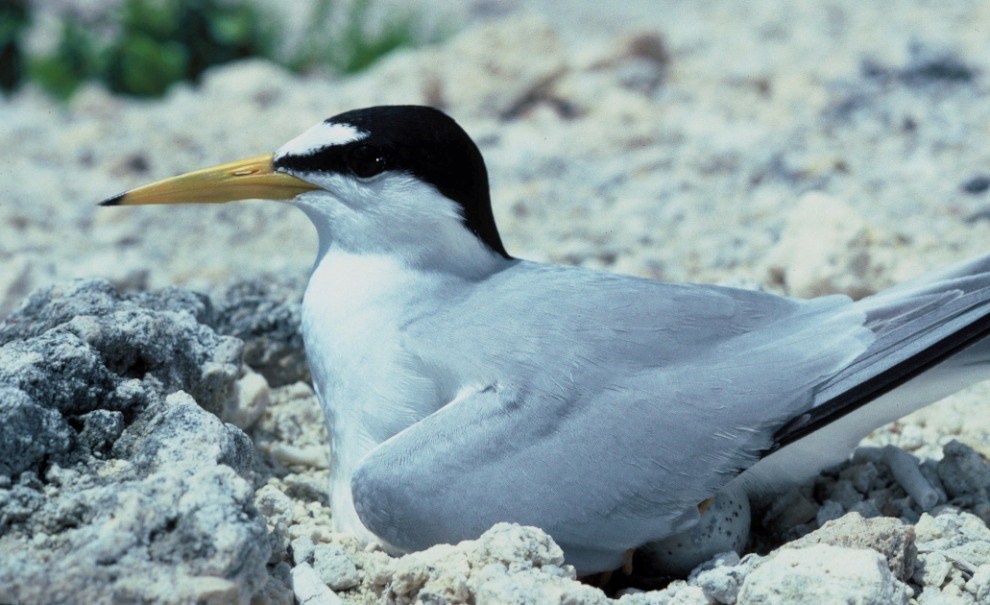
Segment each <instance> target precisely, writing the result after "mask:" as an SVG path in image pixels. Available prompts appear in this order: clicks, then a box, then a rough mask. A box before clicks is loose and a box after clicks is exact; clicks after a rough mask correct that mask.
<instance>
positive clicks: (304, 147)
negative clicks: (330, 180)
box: [275, 122, 368, 160]
mask: <svg viewBox="0 0 990 605" xmlns="http://www.w3.org/2000/svg"><path fill="white" fill-rule="evenodd" d="M367 137H368V133H367V132H364V131H363V130H358V129H357V128H355V127H354V126H351V125H349V124H333V123H331V124H328V123H326V122H320V123H319V124H317V125H316V126H313V127H312V128H310V129H309V130H307V131H305V132H303V133H302V134H301V135H299V136H297V137H296V138H294V139H292V140H291V141H289V142H288V143H286V144H285V145H282V146H281V147H279V148H278V151H276V152H275V160H278V159H279V158H281V157H282V156H285V155H303V156H304V155H309V154H311V153H314V152H316V151H319V150H320V149H323V148H325V147H332V146H334V145H344V144H346V143H353V142H354V141H360V140H361V139H365V138H367Z"/></svg>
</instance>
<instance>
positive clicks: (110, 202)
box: [99, 193, 127, 206]
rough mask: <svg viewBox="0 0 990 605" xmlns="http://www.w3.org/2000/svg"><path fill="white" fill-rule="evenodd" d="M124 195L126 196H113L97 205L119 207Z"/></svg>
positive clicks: (121, 194) (120, 194)
mask: <svg viewBox="0 0 990 605" xmlns="http://www.w3.org/2000/svg"><path fill="white" fill-rule="evenodd" d="M125 195H127V194H126V193H118V194H117V195H115V196H113V197H108V198H107V199H105V200H103V201H102V202H100V203H99V205H100V206H119V205H120V200H122V199H124V196H125Z"/></svg>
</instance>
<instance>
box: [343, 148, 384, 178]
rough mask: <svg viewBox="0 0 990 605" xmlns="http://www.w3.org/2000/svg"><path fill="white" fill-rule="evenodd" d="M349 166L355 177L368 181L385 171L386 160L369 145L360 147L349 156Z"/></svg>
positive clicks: (351, 151) (354, 149)
mask: <svg viewBox="0 0 990 605" xmlns="http://www.w3.org/2000/svg"><path fill="white" fill-rule="evenodd" d="M347 166H348V167H349V168H350V169H351V172H353V173H354V175H355V176H358V177H361V178H362V179H367V178H370V177H373V176H375V175H376V174H381V172H382V171H383V170H385V158H383V157H382V154H381V153H380V152H378V151H377V150H375V149H372V148H371V147H369V146H368V145H358V146H357V147H355V148H353V149H351V150H350V152H349V153H348V154H347Z"/></svg>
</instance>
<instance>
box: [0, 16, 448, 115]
mask: <svg viewBox="0 0 990 605" xmlns="http://www.w3.org/2000/svg"><path fill="white" fill-rule="evenodd" d="M30 6H31V5H30V2H29V0H0V53H2V54H0V89H2V90H4V91H10V90H12V89H13V88H15V87H16V86H17V84H18V83H19V81H20V80H22V79H23V78H24V76H25V75H26V76H28V77H30V78H31V79H33V80H34V81H36V82H37V83H38V84H39V85H40V86H41V87H42V88H44V89H45V90H47V91H49V92H50V93H51V94H52V95H54V96H56V97H58V98H61V99H67V98H69V97H70V96H71V95H72V94H73V92H74V91H75V90H76V89H77V88H78V87H79V85H80V84H81V83H82V82H84V81H86V80H97V81H100V82H102V83H103V84H104V85H105V86H107V88H108V89H110V90H111V91H113V92H116V93H121V94H128V95H135V96H145V97H149V96H159V95H161V94H163V93H164V92H165V91H166V90H167V89H168V87H169V86H170V85H171V84H173V83H175V82H178V81H180V80H189V81H193V82H195V81H197V80H198V79H199V77H200V76H201V75H202V73H203V72H204V71H205V70H206V69H208V68H209V67H211V66H213V65H218V64H221V63H226V62H229V61H235V60H237V59H243V58H247V57H262V58H267V59H271V60H273V61H276V62H278V63H280V64H282V65H285V66H286V67H288V68H290V69H293V70H295V71H309V70H313V69H323V68H329V69H332V70H334V71H337V72H341V73H353V72H356V71H360V70H362V69H365V68H367V67H368V66H370V65H371V64H373V63H374V62H375V61H377V60H378V59H380V58H381V57H382V56H384V55H386V54H388V53H390V52H392V51H393V50H395V49H397V48H401V47H406V46H415V45H419V44H422V43H424V42H427V41H433V40H435V39H437V38H439V36H440V34H439V33H430V32H428V31H427V28H426V24H425V23H423V22H422V20H421V19H420V18H419V17H418V15H417V14H416V13H414V12H412V11H407V12H402V11H400V12H396V11H395V10H394V9H393V10H391V11H389V12H386V13H383V14H381V15H376V14H375V12H374V9H375V7H374V0H343V1H336V2H335V1H334V0H315V1H314V3H313V4H312V7H313V10H312V13H311V14H310V15H309V18H308V19H307V21H306V23H307V26H306V27H305V28H304V30H303V32H302V36H301V38H300V40H299V41H298V43H297V44H295V45H294V48H291V49H286V48H284V45H282V44H280V40H279V30H280V29H281V27H280V26H281V24H280V23H279V22H278V21H277V20H276V19H274V17H273V16H271V15H268V14H266V13H264V12H262V11H261V10H260V9H259V8H257V7H256V6H255V5H254V4H252V3H251V2H250V1H242V2H233V1H231V0H124V1H123V3H122V5H121V8H120V12H119V15H118V16H117V20H118V21H119V22H118V23H116V24H115V26H114V27H113V31H114V34H113V36H112V37H111V38H110V39H109V40H107V38H106V36H105V35H104V36H100V35H99V34H97V33H95V32H94V31H92V30H93V29H94V28H93V27H91V25H90V26H88V25H84V24H80V23H78V22H77V21H76V20H72V19H66V20H64V21H63V22H62V24H61V32H60V34H59V39H58V44H57V45H56V48H55V49H54V50H53V51H52V52H51V53H50V54H47V55H45V56H40V57H33V58H31V59H25V58H24V57H23V56H22V53H23V51H22V45H21V40H22V37H23V33H24V31H25V29H26V28H27V25H28V24H29V21H30ZM376 17H378V19H377V22H376V23H372V22H373V20H374V19H375V18H376Z"/></svg>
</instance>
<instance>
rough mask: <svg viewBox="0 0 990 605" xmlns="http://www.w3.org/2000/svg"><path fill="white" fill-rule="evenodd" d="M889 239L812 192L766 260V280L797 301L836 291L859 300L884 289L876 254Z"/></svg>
mask: <svg viewBox="0 0 990 605" xmlns="http://www.w3.org/2000/svg"><path fill="white" fill-rule="evenodd" d="M885 239H886V236H884V235H882V234H881V233H880V232H879V231H878V230H877V229H876V228H874V227H872V226H871V225H869V224H868V223H867V222H866V220H865V219H864V218H863V217H862V215H860V214H859V213H858V212H856V210H854V209H853V208H852V207H851V206H850V205H849V204H847V203H845V202H843V201H842V200H839V199H837V198H834V197H832V196H829V195H826V194H824V193H821V192H818V191H811V192H809V193H806V194H804V195H803V196H802V197H801V198H800V199H799V200H798V201H797V204H796V205H795V207H794V208H793V209H792V210H791V211H790V212H789V214H788V215H787V224H786V225H785V226H784V229H783V232H782V234H781V237H780V241H778V242H777V244H776V245H775V246H774V247H773V248H772V249H771V250H770V252H769V253H768V254H767V256H766V259H765V261H764V263H765V267H766V272H767V276H768V278H769V279H770V281H771V282H775V283H778V284H780V285H782V286H783V287H784V288H785V289H786V290H787V292H788V293H789V294H791V295H794V296H801V297H812V296H821V295H823V294H831V293H834V292H837V291H838V292H845V293H848V294H850V295H851V296H853V297H854V298H859V297H862V296H864V295H866V294H871V293H872V292H874V291H875V290H876V289H877V288H878V287H879V286H882V285H883V284H884V280H883V275H885V273H886V267H885V265H884V264H883V263H882V261H881V260H880V259H879V258H878V256H877V251H878V247H879V246H880V245H881V244H882V243H883V242H884V241H885Z"/></svg>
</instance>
